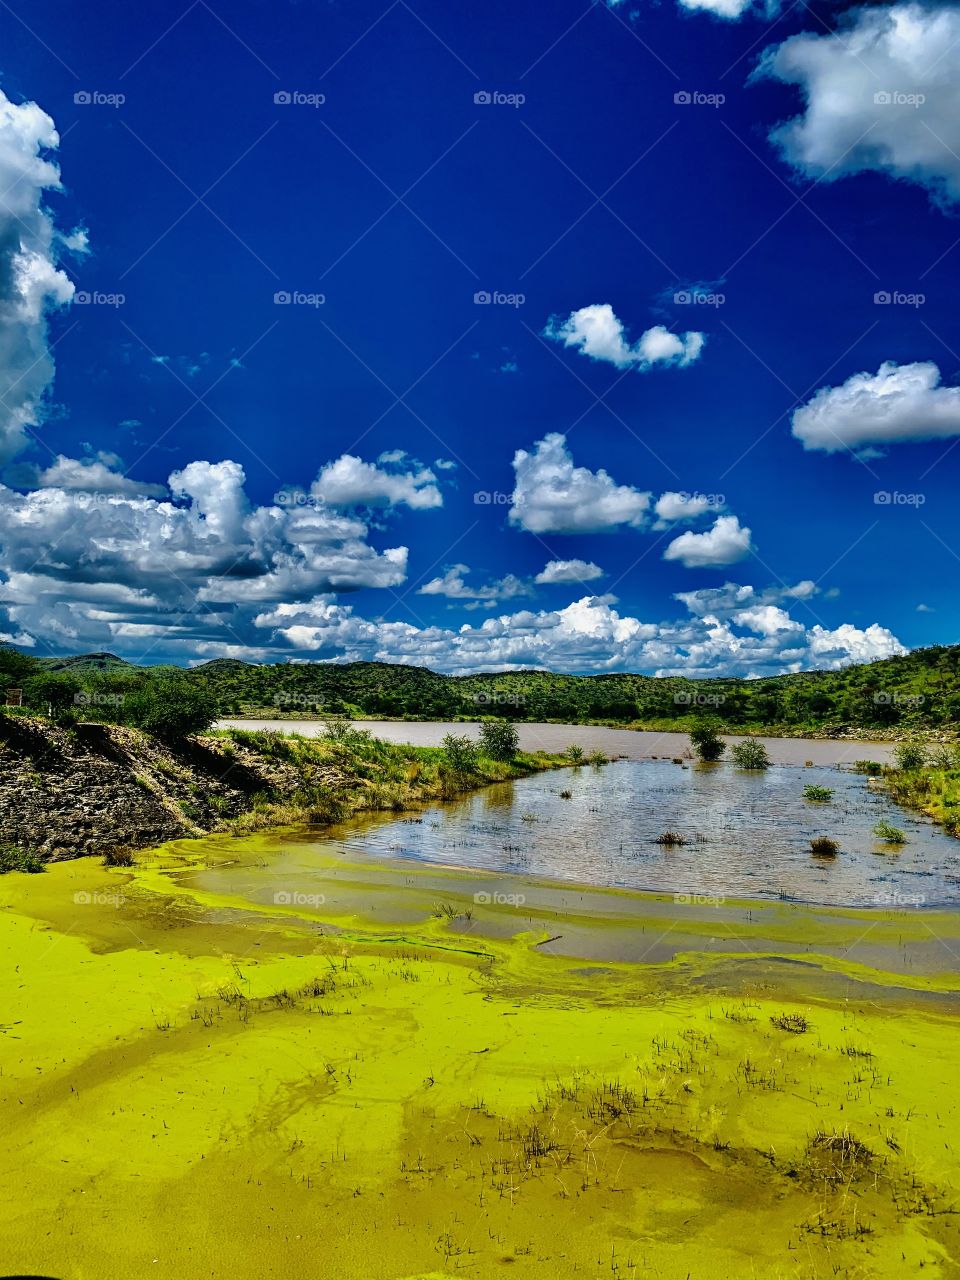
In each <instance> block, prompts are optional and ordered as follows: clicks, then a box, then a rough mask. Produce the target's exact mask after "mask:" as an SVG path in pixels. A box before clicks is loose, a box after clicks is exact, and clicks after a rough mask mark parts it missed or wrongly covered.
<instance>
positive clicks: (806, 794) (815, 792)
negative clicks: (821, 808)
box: [803, 785, 833, 803]
mask: <svg viewBox="0 0 960 1280" xmlns="http://www.w3.org/2000/svg"><path fill="white" fill-rule="evenodd" d="M803 798H804V800H818V801H821V802H822V803H826V802H827V801H828V800H832V799H833V788H832V787H817V786H812V785H811V786H809V787H804V788H803Z"/></svg>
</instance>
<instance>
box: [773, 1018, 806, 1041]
mask: <svg viewBox="0 0 960 1280" xmlns="http://www.w3.org/2000/svg"><path fill="white" fill-rule="evenodd" d="M770 1021H771V1022H772V1023H773V1025H774V1026H775V1027H779V1028H780V1030H781V1031H789V1032H791V1034H793V1035H795V1036H802V1035H803V1034H804V1032H806V1031H809V1030H810V1023H809V1022H808V1021H807V1019H806V1018H805V1017H804V1016H803V1014H802V1013H775V1014H773V1016H772V1017H771V1018H770Z"/></svg>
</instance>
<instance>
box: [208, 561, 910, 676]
mask: <svg viewBox="0 0 960 1280" xmlns="http://www.w3.org/2000/svg"><path fill="white" fill-rule="evenodd" d="M728 587H730V588H731V590H735V591H745V592H747V593H748V594H749V593H752V588H735V587H734V586H733V584H728ZM777 590H779V589H774V593H776V591H777ZM756 594H757V595H759V596H763V597H765V596H766V595H767V594H768V593H767V592H763V593H756ZM615 604H616V601H615V600H614V599H613V598H612V597H611V596H584V597H583V598H582V599H580V600H577V601H574V602H573V603H572V604H570V605H568V606H567V607H566V608H564V609H558V610H541V611H537V612H534V611H532V610H529V609H524V610H521V611H520V612H518V613H513V614H501V615H498V616H496V617H490V618H487V619H485V620H484V622H483V623H482V624H479V625H477V626H463V627H460V628H458V629H457V630H452V629H445V628H441V627H424V628H418V627H415V626H413V625H411V624H409V623H403V622H383V621H376V620H373V619H365V618H360V617H357V616H356V615H355V614H354V612H353V610H352V609H351V608H350V607H349V606H344V605H341V604H338V603H337V602H336V601H334V600H333V599H332V598H331V597H329V596H324V597H320V598H318V599H316V600H313V601H310V602H309V603H307V604H304V605H294V604H281V605H279V606H277V607H276V608H274V609H271V610H269V611H266V612H264V613H262V614H260V615H258V617H257V618H256V619H255V624H256V626H257V627H258V628H261V629H262V630H263V631H268V632H269V633H270V635H271V641H270V643H271V644H274V643H279V644H282V645H285V646H287V648H288V651H292V652H293V653H295V654H297V655H302V656H306V657H310V658H312V659H314V660H316V659H321V660H330V661H335V660H347V661H359V660H363V659H366V660H374V661H379V662H399V663H409V664H416V665H420V664H426V665H427V666H430V667H432V668H434V669H435V670H438V671H446V672H450V673H453V674H457V673H463V672H469V671H478V670H487V671H489V670H492V669H493V670H496V669H504V668H508V669H509V668H524V667H527V668H530V667H535V668H536V667H539V668H545V669H550V670H555V671H638V672H646V673H649V674H656V675H674V674H682V675H693V676H699V675H735V674H742V673H743V672H744V671H750V672H753V673H755V674H777V673H780V672H785V671H799V670H802V669H805V668H808V667H811V666H820V667H828V668H837V667H841V666H844V665H846V664H847V663H849V662H851V661H867V660H870V659H873V658H881V657H889V656H890V655H892V654H896V653H904V652H906V650H905V649H904V647H903V646H902V645H901V644H900V642H899V641H898V640H897V639H896V637H895V636H894V635H892V633H891V632H890V631H888V630H887V629H886V628H884V627H881V626H879V625H877V624H876V623H874V624H873V625H871V626H869V627H867V628H866V629H865V630H860V629H858V628H856V627H854V626H852V625H850V624H849V623H845V624H843V625H842V626H840V627H838V628H837V629H836V630H835V631H827V630H825V629H824V628H823V627H820V626H816V627H814V628H813V629H812V630H811V631H809V632H806V631H804V629H803V628H802V627H801V626H800V625H799V624H797V623H793V622H792V621H791V622H790V625H786V624H784V623H783V619H782V618H780V617H779V616H778V615H777V614H776V613H775V614H772V615H761V614H758V616H756V617H751V618H750V620H749V622H747V623H743V624H737V623H736V622H735V621H733V620H728V621H722V620H720V619H718V618H717V617H715V616H713V615H708V616H705V617H701V616H699V615H694V616H692V617H689V618H686V619H680V620H679V621H676V622H666V623H652V622H646V621H643V620H641V619H639V618H634V617H630V616H629V615H624V614H622V613H620V612H619V611H618V610H617V609H616V608H615V607H614V606H615ZM761 622H763V623H764V625H762V626H761V625H760V624H761ZM750 624H753V625H750ZM775 624H776V625H775ZM737 625H740V626H741V627H742V629H743V630H744V631H747V632H753V634H739V633H738V632H737V631H736V630H735V629H734V628H735V627H736V626H737ZM266 650H267V651H271V652H274V653H275V652H276V650H275V649H273V650H270V649H269V646H267V647H266ZM210 652H211V656H213V653H212V651H210ZM238 656H242V655H238Z"/></svg>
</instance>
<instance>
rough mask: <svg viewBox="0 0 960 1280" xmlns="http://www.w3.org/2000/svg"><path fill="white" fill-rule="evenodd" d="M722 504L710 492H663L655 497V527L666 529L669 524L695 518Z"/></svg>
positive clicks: (714, 509)
mask: <svg viewBox="0 0 960 1280" xmlns="http://www.w3.org/2000/svg"><path fill="white" fill-rule="evenodd" d="M719 505H722V504H720V503H718V501H717V499H716V498H715V497H713V496H711V495H710V494H705V493H673V492H670V493H663V494H661V495H660V497H659V498H658V499H657V502H656V506H655V507H654V511H655V512H656V514H657V524H656V528H658V529H666V528H667V527H668V526H669V525H671V524H679V523H681V522H685V521H688V520H696V519H697V517H698V516H702V515H704V514H705V513H706V512H707V511H716V509H717V507H718V506H719Z"/></svg>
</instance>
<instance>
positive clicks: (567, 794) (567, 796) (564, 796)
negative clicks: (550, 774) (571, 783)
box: [560, 791, 573, 800]
mask: <svg viewBox="0 0 960 1280" xmlns="http://www.w3.org/2000/svg"><path fill="white" fill-rule="evenodd" d="M560 799H561V800H572V799H573V792H572V791H561V792H560Z"/></svg>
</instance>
